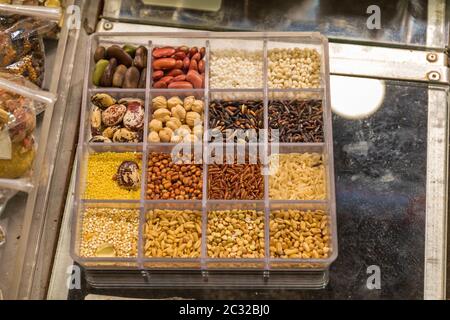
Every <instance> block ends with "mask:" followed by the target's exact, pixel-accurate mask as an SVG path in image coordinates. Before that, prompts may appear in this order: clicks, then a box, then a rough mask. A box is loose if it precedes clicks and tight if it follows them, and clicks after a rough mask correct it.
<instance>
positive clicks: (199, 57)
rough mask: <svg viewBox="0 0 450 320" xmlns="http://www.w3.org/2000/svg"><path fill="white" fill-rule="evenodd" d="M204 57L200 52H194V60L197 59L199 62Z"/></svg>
mask: <svg viewBox="0 0 450 320" xmlns="http://www.w3.org/2000/svg"><path fill="white" fill-rule="evenodd" d="M201 58H202V55H201V54H200V53H199V52H197V53H196V54H194V55H193V56H192V58H191V59H192V60H196V61H197V62H199V61H200V59H201Z"/></svg>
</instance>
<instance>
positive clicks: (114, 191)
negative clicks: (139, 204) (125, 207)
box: [84, 152, 142, 200]
mask: <svg viewBox="0 0 450 320" xmlns="http://www.w3.org/2000/svg"><path fill="white" fill-rule="evenodd" d="M123 161H135V162H136V163H137V164H138V165H139V170H141V169H142V163H141V162H142V161H141V154H140V153H134V152H123V153H117V152H103V153H94V154H91V155H90V156H89V159H88V168H87V179H86V190H85V192H84V197H85V199H125V200H139V199H140V195H141V191H140V188H139V189H137V190H126V189H124V188H121V187H120V186H119V185H118V184H117V182H116V181H114V180H113V177H114V175H115V174H116V173H117V169H118V168H119V166H120V164H121V163H122V162H123Z"/></svg>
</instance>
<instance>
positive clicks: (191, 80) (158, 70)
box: [152, 46, 206, 89]
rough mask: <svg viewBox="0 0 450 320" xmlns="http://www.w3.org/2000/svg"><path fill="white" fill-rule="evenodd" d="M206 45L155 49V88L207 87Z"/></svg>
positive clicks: (153, 76) (153, 64)
mask: <svg viewBox="0 0 450 320" xmlns="http://www.w3.org/2000/svg"><path fill="white" fill-rule="evenodd" d="M205 54H206V49H205V48H204V47H201V48H198V47H187V46H180V47H157V48H154V49H153V52H152V55H153V63H152V68H153V73H152V79H153V84H152V86H153V88H160V89H161V88H169V89H201V88H204V87H205Z"/></svg>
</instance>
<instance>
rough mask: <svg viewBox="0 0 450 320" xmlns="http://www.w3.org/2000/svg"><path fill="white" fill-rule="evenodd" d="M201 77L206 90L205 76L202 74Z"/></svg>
mask: <svg viewBox="0 0 450 320" xmlns="http://www.w3.org/2000/svg"><path fill="white" fill-rule="evenodd" d="M200 77H201V78H202V88H204V87H205V74H204V73H202V74H201V75H200Z"/></svg>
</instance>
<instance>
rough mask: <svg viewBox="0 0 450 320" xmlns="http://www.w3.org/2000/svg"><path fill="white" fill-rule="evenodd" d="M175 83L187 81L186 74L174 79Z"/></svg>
mask: <svg viewBox="0 0 450 320" xmlns="http://www.w3.org/2000/svg"><path fill="white" fill-rule="evenodd" d="M175 81H186V76H185V75H184V74H180V75H178V76H176V77H174V78H173V79H172V82H175Z"/></svg>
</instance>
